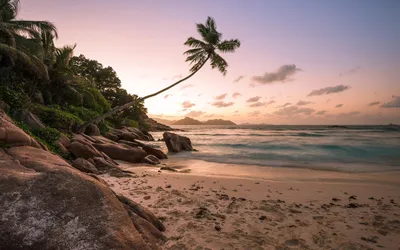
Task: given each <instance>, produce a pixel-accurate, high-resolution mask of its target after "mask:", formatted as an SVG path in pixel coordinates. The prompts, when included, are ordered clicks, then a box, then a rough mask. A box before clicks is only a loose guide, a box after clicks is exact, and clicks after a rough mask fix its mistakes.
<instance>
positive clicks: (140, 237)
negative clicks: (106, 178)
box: [0, 146, 164, 250]
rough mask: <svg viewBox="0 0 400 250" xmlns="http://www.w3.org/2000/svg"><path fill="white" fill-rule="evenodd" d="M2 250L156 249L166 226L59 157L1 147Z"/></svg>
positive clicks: (28, 148)
mask: <svg viewBox="0 0 400 250" xmlns="http://www.w3.org/2000/svg"><path fill="white" fill-rule="evenodd" d="M0 215H1V216H0V232H1V233H0V249H10V250H11V249H44V250H45V249H127V250H128V249H158V246H159V243H160V242H162V241H163V236H162V234H161V232H160V230H164V226H163V225H162V224H161V222H160V221H158V220H157V219H156V217H155V216H154V215H153V214H152V213H151V212H149V211H148V210H146V209H144V208H142V207H141V206H140V205H138V204H136V203H134V202H131V201H129V200H126V199H123V203H121V202H120V201H119V199H118V198H117V197H116V196H115V194H114V193H113V192H112V191H111V190H110V189H109V188H108V187H107V186H105V185H104V184H102V183H101V182H100V181H98V180H96V179H94V178H92V177H90V176H88V175H86V174H84V173H81V172H80V171H78V170H76V169H74V168H72V167H71V166H70V165H69V164H68V163H67V162H65V161H64V160H63V159H61V158H60V157H59V156H57V155H54V154H52V153H50V152H47V151H44V150H41V149H38V148H34V147H28V146H23V147H15V148H11V149H10V150H8V152H7V154H6V153H5V152H4V151H3V150H0Z"/></svg>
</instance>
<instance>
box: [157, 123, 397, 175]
mask: <svg viewBox="0 0 400 250" xmlns="http://www.w3.org/2000/svg"><path fill="white" fill-rule="evenodd" d="M175 128H179V129H183V130H184V131H182V132H177V133H178V134H181V135H184V136H187V137H189V138H190V139H191V141H192V144H193V147H194V148H195V149H197V150H198V152H184V153H179V154H173V155H170V157H171V158H191V159H201V160H205V161H210V162H221V163H235V164H249V165H260V166H274V167H296V168H312V169H324V170H334V171H344V172H381V171H391V170H400V128H399V127H389V126H347V127H346V128H333V127H330V126H176V127H175ZM154 136H155V138H156V139H158V138H162V133H154ZM157 144H158V145H160V146H161V147H163V148H164V149H165V145H164V143H163V142H158V143H157Z"/></svg>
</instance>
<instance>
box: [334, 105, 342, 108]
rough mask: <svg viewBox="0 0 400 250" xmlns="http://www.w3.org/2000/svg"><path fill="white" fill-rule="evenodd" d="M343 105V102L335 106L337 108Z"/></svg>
mask: <svg viewBox="0 0 400 250" xmlns="http://www.w3.org/2000/svg"><path fill="white" fill-rule="evenodd" d="M341 107H343V104H338V105H336V106H335V108H341Z"/></svg>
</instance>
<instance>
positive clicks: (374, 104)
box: [368, 102, 381, 106]
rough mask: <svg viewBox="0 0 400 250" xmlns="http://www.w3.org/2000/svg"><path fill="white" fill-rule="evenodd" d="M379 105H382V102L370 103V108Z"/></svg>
mask: <svg viewBox="0 0 400 250" xmlns="http://www.w3.org/2000/svg"><path fill="white" fill-rule="evenodd" d="M378 104H381V102H370V103H368V106H376V105H378Z"/></svg>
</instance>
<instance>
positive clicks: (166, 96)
mask: <svg viewBox="0 0 400 250" xmlns="http://www.w3.org/2000/svg"><path fill="white" fill-rule="evenodd" d="M170 96H172V95H171V94H168V95H165V96H164V99H167V98H168V97H170Z"/></svg>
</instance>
